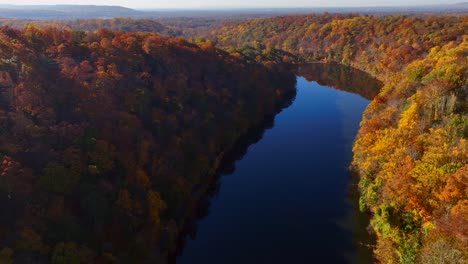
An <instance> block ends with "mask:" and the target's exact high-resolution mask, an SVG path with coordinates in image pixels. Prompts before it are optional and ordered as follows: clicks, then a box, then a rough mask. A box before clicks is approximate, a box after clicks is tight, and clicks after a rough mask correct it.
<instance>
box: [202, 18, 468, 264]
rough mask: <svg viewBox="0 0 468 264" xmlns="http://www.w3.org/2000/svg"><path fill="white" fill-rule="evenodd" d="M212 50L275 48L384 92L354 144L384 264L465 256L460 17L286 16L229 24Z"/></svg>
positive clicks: (465, 53)
mask: <svg viewBox="0 0 468 264" xmlns="http://www.w3.org/2000/svg"><path fill="white" fill-rule="evenodd" d="M206 37H208V38H210V39H212V40H213V41H214V42H215V43H217V45H219V46H221V47H232V46H234V47H239V46H245V45H251V46H254V47H256V48H257V49H260V50H264V51H268V50H270V49H272V48H276V49H282V50H285V51H287V52H290V53H292V54H295V55H297V56H298V57H299V58H302V59H305V60H309V61H322V62H338V63H341V64H345V65H351V66H354V67H356V68H359V69H361V70H364V71H367V72H369V73H371V74H372V75H374V76H376V77H378V78H379V79H380V80H382V81H384V83H385V86H384V88H383V89H382V91H381V92H380V94H379V95H378V96H376V97H375V98H374V100H373V102H372V103H371V105H370V106H369V108H368V109H367V110H366V112H365V114H364V120H363V122H362V124H361V126H362V127H361V130H360V132H359V136H358V140H357V142H356V145H355V147H354V162H353V165H354V167H355V169H356V170H357V171H358V172H359V174H360V175H361V180H360V184H359V185H360V191H361V200H360V205H361V209H362V210H366V209H368V210H370V211H371V212H372V214H373V218H372V221H371V224H372V227H373V230H375V232H376V234H377V237H378V242H377V246H376V248H375V253H376V256H377V258H378V259H379V261H381V262H383V263H415V262H419V263H465V262H466V260H467V259H468V229H467V226H468V200H467V197H468V188H467V182H468V143H467V142H468V141H467V140H468V139H467V138H468V84H467V77H468V60H467V57H468V17H466V16H463V17H448V16H438V17H427V18H414V17H402V16H388V17H381V18H379V17H370V16H355V15H330V14H325V15H310V16H286V17H277V18H271V19H255V20H249V21H241V22H232V23H228V24H226V25H224V26H222V27H220V28H218V29H215V30H213V31H211V32H210V33H208V34H206Z"/></svg>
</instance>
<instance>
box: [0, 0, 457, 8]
mask: <svg viewBox="0 0 468 264" xmlns="http://www.w3.org/2000/svg"><path fill="white" fill-rule="evenodd" d="M457 2H462V0H458V1H457V0H410V1H408V0H131V1H128V0H65V1H63V0H62V1H60V0H14V1H12V0H0V4H16V5H49V4H50V5H55V4H87V5H120V6H126V7H132V8H207V7H209V8H215V7H220V8H222V7H305V6H308V7H330V6H401V5H432V4H450V3H457Z"/></svg>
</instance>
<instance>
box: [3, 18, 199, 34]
mask: <svg viewBox="0 0 468 264" xmlns="http://www.w3.org/2000/svg"><path fill="white" fill-rule="evenodd" d="M179 20H181V21H185V20H182V19H179ZM174 23H175V21H174ZM187 23H188V22H187ZM30 24H32V25H34V27H37V28H42V29H47V28H57V29H62V30H64V29H73V30H83V31H94V30H98V29H109V30H112V31H126V32H153V33H159V34H161V35H167V36H181V35H182V31H181V28H180V27H177V26H170V25H169V24H166V23H164V24H163V23H161V21H157V20H155V19H131V18H113V19H77V20H29V19H6V18H0V26H8V27H12V28H15V29H20V30H22V29H25V28H27V27H28V25H30ZM188 24H190V25H192V24H194V22H190V23H188ZM176 25H177V24H176ZM195 25H197V24H195ZM195 25H194V26H195ZM202 25H204V24H202Z"/></svg>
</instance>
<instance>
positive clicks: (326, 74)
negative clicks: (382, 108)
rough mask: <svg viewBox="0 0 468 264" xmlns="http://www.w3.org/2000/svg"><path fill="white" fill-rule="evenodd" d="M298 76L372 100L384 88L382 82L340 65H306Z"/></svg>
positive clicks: (299, 70) (299, 69) (298, 71)
mask: <svg viewBox="0 0 468 264" xmlns="http://www.w3.org/2000/svg"><path fill="white" fill-rule="evenodd" d="M297 74H298V75H300V76H302V77H304V78H305V79H306V80H307V81H315V82H317V83H318V84H320V85H322V86H328V87H333V88H335V89H337V90H341V91H346V92H351V93H355V94H359V95H361V96H362V97H364V98H366V99H369V100H372V99H373V98H374V97H375V96H376V95H377V94H378V93H379V90H380V88H381V87H382V85H383V84H382V82H380V81H379V80H377V79H375V78H373V77H372V76H370V75H369V74H367V73H365V72H363V71H360V70H358V69H355V68H352V67H348V66H343V65H340V64H323V63H314V64H304V65H301V66H299V68H298V70H297Z"/></svg>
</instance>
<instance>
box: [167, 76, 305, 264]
mask: <svg viewBox="0 0 468 264" xmlns="http://www.w3.org/2000/svg"><path fill="white" fill-rule="evenodd" d="M284 85H290V84H289V83H285V84H284ZM288 90H289V89H288ZM287 96H288V98H285V101H284V102H283V103H282V104H280V105H278V106H277V111H276V113H275V114H273V115H270V116H267V117H266V118H265V119H264V121H263V122H261V123H260V124H258V125H257V126H254V127H252V128H251V129H249V131H248V132H247V133H246V134H245V135H243V136H241V137H240V138H239V139H238V140H237V142H236V143H235V144H234V146H233V148H232V149H231V150H230V151H229V152H228V153H226V154H225V155H224V157H223V159H222V160H221V163H220V165H219V169H218V171H217V173H216V179H215V180H214V181H213V183H212V185H211V186H210V188H209V189H208V191H207V192H206V195H204V196H203V197H202V198H201V199H200V201H199V202H198V203H197V208H196V210H195V211H194V212H193V214H192V216H191V219H189V221H187V223H186V226H185V230H182V232H183V233H185V235H183V236H181V238H182V239H181V241H179V243H178V245H177V252H176V255H173V256H170V259H169V262H170V263H176V257H177V256H180V255H182V253H183V250H184V247H185V243H186V242H187V237H190V238H191V239H195V238H196V235H197V230H198V222H199V221H200V220H202V219H203V218H205V217H207V216H208V215H209V213H210V211H209V209H210V206H211V201H212V199H213V197H215V196H216V195H217V194H218V192H219V188H220V185H221V181H220V180H221V177H222V176H223V175H229V174H232V173H234V171H235V170H236V162H237V161H239V160H241V159H242V158H243V157H244V156H245V154H247V150H248V149H249V147H250V146H251V145H253V144H255V143H257V142H259V141H260V140H262V138H263V135H264V134H265V132H266V131H267V130H269V129H271V128H273V127H274V126H275V124H274V121H275V116H276V115H277V114H279V113H280V112H281V111H282V110H283V109H285V108H287V107H289V106H290V105H291V104H292V102H293V101H294V99H295V97H296V91H294V93H291V94H289V95H287Z"/></svg>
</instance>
